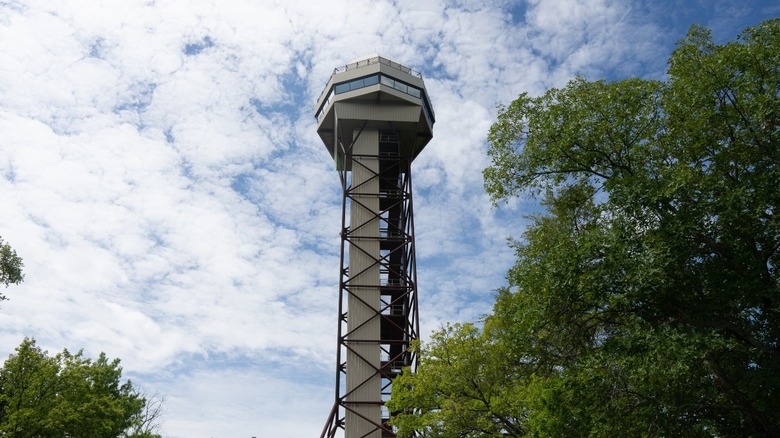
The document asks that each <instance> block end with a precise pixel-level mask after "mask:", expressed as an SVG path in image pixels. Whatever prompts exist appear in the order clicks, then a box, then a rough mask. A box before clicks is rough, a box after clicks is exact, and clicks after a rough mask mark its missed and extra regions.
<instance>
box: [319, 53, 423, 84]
mask: <svg viewBox="0 0 780 438" xmlns="http://www.w3.org/2000/svg"><path fill="white" fill-rule="evenodd" d="M373 64H384V65H388V66H390V67H393V68H394V69H396V70H400V71H402V72H404V73H406V74H409V75H412V76H417V77H418V78H420V79H422V73H420V72H418V71H415V70H412V69H411V68H409V67H406V66H404V65H402V64H399V63H397V62H395V61H391V60H389V59H387V58H383V57H381V56H378V55H377V56H372V57H370V58H366V59H361V60H359V61H355V62H351V63H349V64H347V65H344V66H341V67H336V68H334V69H333V74H336V73H342V72H345V71H349V70H354V69H356V68H360V67H365V66H368V65H373Z"/></svg>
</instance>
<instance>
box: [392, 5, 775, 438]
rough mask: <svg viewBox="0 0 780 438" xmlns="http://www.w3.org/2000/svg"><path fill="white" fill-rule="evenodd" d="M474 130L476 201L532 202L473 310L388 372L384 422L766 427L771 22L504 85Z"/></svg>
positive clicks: (403, 432)
mask: <svg viewBox="0 0 780 438" xmlns="http://www.w3.org/2000/svg"><path fill="white" fill-rule="evenodd" d="M488 142H489V151H488V153H489V155H490V158H491V159H492V164H491V166H490V167H489V168H487V169H485V171H484V177H485V187H486V190H487V192H488V194H489V195H490V196H491V198H492V199H493V201H494V202H495V203H496V204H497V205H499V204H501V203H502V202H504V201H506V200H508V199H510V198H512V197H516V196H523V195H531V196H533V197H535V198H536V199H539V200H540V203H541V205H542V206H543V209H544V211H543V212H542V213H540V214H537V215H533V216H531V217H530V220H531V224H530V225H529V226H528V228H527V230H526V232H525V233H524V236H523V239H519V240H516V241H513V243H512V245H513V247H514V249H515V250H516V254H517V261H516V264H515V266H514V267H513V268H512V269H511V270H510V272H509V273H508V275H507V279H508V283H509V285H508V287H506V288H504V289H502V290H500V291H499V292H498V294H497V297H496V302H495V305H494V308H493V311H492V313H491V314H490V315H489V316H488V317H487V318H486V320H485V321H484V328H483V329H482V330H479V329H477V328H476V327H475V326H473V325H469V324H465V325H455V326H448V327H446V328H444V329H443V330H441V331H439V332H438V333H436V334H435V335H434V336H433V337H432V339H431V340H430V342H428V343H427V344H426V345H423V346H422V347H421V350H420V358H421V359H420V365H419V367H418V369H417V372H416V373H406V374H404V375H402V376H400V377H399V378H398V379H396V380H395V381H394V383H393V393H392V398H391V400H390V401H389V402H388V406H389V408H390V409H391V411H392V412H394V413H395V415H394V419H393V424H394V425H395V426H396V427H397V428H398V435H399V436H400V437H404V436H411V435H412V434H413V433H418V434H421V435H423V436H430V437H455V436H457V437H491V436H495V437H498V436H525V435H530V436H561V437H563V436H566V437H570V436H605V437H606V436H702V437H714V436H756V437H760V436H765V437H769V436H780V344H778V341H779V340H780V327H778V322H779V321H778V318H780V275H779V273H778V265H779V262H780V251H779V248H780V218H779V217H778V203H779V202H778V201H780V190H778V182H779V181H780V20H777V19H775V20H769V21H766V22H763V23H760V24H758V25H757V26H755V27H751V28H748V29H746V30H745V31H743V33H742V34H740V36H739V38H738V39H737V40H736V41H734V42H729V43H726V44H722V45H717V44H714V43H713V41H712V38H711V35H710V33H709V31H708V30H707V29H705V28H703V27H700V26H693V27H692V28H691V29H690V31H689V33H688V35H687V36H686V37H685V38H684V39H683V40H682V41H680V42H679V44H678V46H677V48H676V50H675V51H674V52H673V54H672V56H671V58H670V60H669V68H668V78H667V80H665V81H652V80H645V79H636V78H632V79H625V80H621V81H616V82H605V81H588V80H585V79H583V78H576V79H574V80H572V81H571V82H569V83H568V84H567V85H566V86H565V87H563V88H555V89H551V90H549V91H547V92H546V93H544V94H543V95H541V96H538V97H532V96H529V95H528V94H525V93H524V94H521V95H520V96H519V97H518V98H517V99H516V100H515V101H513V102H512V103H511V104H510V105H509V106H499V108H498V118H497V121H496V123H495V124H494V125H493V126H492V127H491V130H490V132H489V135H488Z"/></svg>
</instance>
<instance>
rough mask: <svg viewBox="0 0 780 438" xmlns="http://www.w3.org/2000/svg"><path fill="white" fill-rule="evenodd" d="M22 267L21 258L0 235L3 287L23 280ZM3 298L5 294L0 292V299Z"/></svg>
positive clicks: (1, 281) (0, 277) (0, 265)
mask: <svg viewBox="0 0 780 438" xmlns="http://www.w3.org/2000/svg"><path fill="white" fill-rule="evenodd" d="M23 267H24V263H22V258H21V257H19V256H18V255H17V254H16V251H15V250H14V249H13V248H11V246H10V245H8V244H7V243H4V242H3V238H2V237H0V283H2V284H4V285H5V287H8V286H9V285H11V284H19V283H21V282H22V280H24V274H23V273H22V268H23ZM5 299H6V297H5V295H3V294H1V293H0V301H3V300H5Z"/></svg>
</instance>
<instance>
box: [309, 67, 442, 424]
mask: <svg viewBox="0 0 780 438" xmlns="http://www.w3.org/2000/svg"><path fill="white" fill-rule="evenodd" d="M315 117H316V119H317V133H318V134H319V136H320V138H321V139H322V141H323V142H324V143H325V146H326V147H327V149H328V151H329V152H330V154H331V156H332V157H333V159H334V161H335V163H336V169H337V170H338V172H339V176H340V178H341V185H342V188H343V198H342V215H341V221H342V229H341V272H340V281H339V302H338V307H339V309H338V338H337V339H338V341H337V343H338V346H337V350H336V366H337V370H336V399H335V403H334V405H333V409H332V411H331V413H330V416H329V417H328V420H327V423H326V425H325V428H324V429H323V431H322V435H321V437H322V438H325V437H328V438H331V437H334V436H336V433H337V432H338V431H339V430H343V433H344V437H345V438H388V437H395V433H394V432H393V430H392V428H391V427H390V426H389V425H388V424H387V421H388V420H389V418H390V413H389V412H388V411H387V409H386V408H385V407H384V402H385V400H387V399H388V398H389V396H390V389H391V386H392V381H393V379H394V378H395V377H396V376H397V375H398V374H400V373H401V370H402V368H404V367H411V368H412V369H414V368H415V367H416V365H417V357H416V356H415V354H414V353H413V352H412V351H410V349H409V344H410V342H411V341H412V340H414V339H417V338H418V333H419V315H418V307H417V274H416V268H415V250H414V220H413V215H412V175H411V163H412V160H414V158H415V157H416V156H417V154H419V153H420V151H422V149H423V148H424V147H425V145H426V144H427V143H428V142H429V141H430V140H431V138H432V137H433V133H432V128H433V123H434V120H435V119H434V114H433V109H432V108H431V105H430V101H429V99H428V96H427V93H426V90H425V85H424V83H423V79H422V75H420V74H419V73H417V72H415V71H413V70H411V69H409V68H407V67H404V66H402V65H401V64H398V63H395V62H392V61H390V60H388V59H385V58H382V57H380V56H373V57H369V58H366V59H363V60H360V61H357V62H353V63H351V64H348V65H346V66H344V67H341V68H337V69H335V70H334V72H333V75H331V77H330V80H329V81H328V84H327V86H326V87H325V89H324V90H323V92H322V94H321V95H320V98H319V100H318V101H317V111H316V114H315Z"/></svg>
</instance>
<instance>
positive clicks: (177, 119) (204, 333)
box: [0, 0, 780, 438]
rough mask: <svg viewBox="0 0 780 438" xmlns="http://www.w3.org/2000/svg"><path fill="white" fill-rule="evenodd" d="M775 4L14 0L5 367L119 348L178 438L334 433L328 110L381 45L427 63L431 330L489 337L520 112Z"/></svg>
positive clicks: (333, 186) (334, 193)
mask: <svg viewBox="0 0 780 438" xmlns="http://www.w3.org/2000/svg"><path fill="white" fill-rule="evenodd" d="M778 16H780V4H778V3H777V2H775V1H758V0H660V1H659V0H654V1H650V0H554V1H553V0H548V1H544V0H527V1H509V0H479V1H477V0H473V1H472V0H461V1H444V0H441V1H436V0H391V1H390V0H349V1H346V0H344V1H333V0H299V1H295V0H291V1H266V0H197V1H196V0H190V1H184V0H121V1H120V0H114V1H111V0H103V1H97V0H29V1H19V0H0V236H2V238H3V239H4V240H5V241H6V242H7V243H9V244H10V245H11V246H12V247H13V248H14V249H16V251H17V252H18V254H19V255H20V256H21V257H22V258H23V259H24V264H25V274H26V278H25V281H24V283H23V284H22V285H20V286H11V287H10V288H8V289H6V290H4V291H3V293H4V294H5V295H7V296H8V297H9V298H10V300H9V301H5V302H3V303H2V304H0V359H4V358H6V357H7V356H8V355H9V354H11V353H13V351H14V348H15V347H16V346H18V345H19V344H20V343H21V341H22V339H23V338H24V337H31V338H35V339H36V341H37V343H38V345H39V346H41V347H42V348H44V349H46V350H48V351H49V352H50V353H51V354H54V353H56V352H59V351H61V350H62V349H63V348H68V349H69V350H71V351H78V350H79V349H84V352H85V354H87V355H89V356H91V357H95V356H97V355H98V354H99V353H100V352H105V353H106V354H107V355H108V356H109V357H110V358H120V359H121V361H122V366H123V369H124V377H125V378H130V379H131V380H132V381H133V383H134V384H135V385H136V386H138V387H140V388H141V389H142V390H143V391H144V392H146V393H147V394H154V393H159V394H161V395H163V396H164V397H165V399H166V400H165V404H164V409H165V416H164V417H163V423H162V428H161V430H160V432H161V433H162V435H163V436H164V437H177V438H185V437H186V438H189V437H194V438H200V437H204V438H210V437H213V438H217V437H222V438H231V437H237V438H241V437H246V438H249V437H258V438H259V437H277V438H299V437H315V436H319V434H320V431H321V430H322V428H323V426H324V425H325V420H326V418H327V415H328V413H329V411H330V408H331V406H332V404H333V398H334V391H335V389H334V382H335V348H336V329H337V315H336V313H337V312H336V309H337V308H336V306H337V302H336V301H337V296H338V279H339V278H338V274H339V273H338V269H339V244H340V240H339V227H340V225H341V222H340V220H341V216H340V214H341V206H340V202H341V193H340V190H341V186H340V182H339V177H338V174H337V172H336V171H335V168H334V165H333V162H332V160H331V158H330V156H329V155H328V153H327V150H326V149H325V147H324V146H323V144H322V142H321V141H320V139H319V137H318V136H317V134H316V124H315V119H314V110H315V108H314V105H315V102H316V99H317V97H318V96H319V94H320V92H321V91H322V89H323V87H324V86H325V84H326V83H327V81H328V78H329V77H330V75H331V73H332V72H333V69H334V68H336V67H339V66H342V65H344V64H346V63H348V62H350V61H353V60H355V59H358V58H361V57H365V56H368V55H371V54H374V53H379V54H380V55H382V56H383V57H386V58H389V59H392V60H394V61H397V62H400V63H402V64H404V65H406V66H408V67H411V68H413V69H415V70H417V71H419V72H421V73H422V75H423V78H424V80H425V85H426V88H427V90H428V94H429V96H430V99H431V103H432V105H433V107H434V111H435V113H436V124H435V126H434V137H433V140H432V141H431V142H430V143H429V144H428V146H427V147H426V149H425V150H424V151H423V152H422V153H421V154H420V155H419V156H418V157H417V158H416V160H415V162H414V164H413V167H412V174H413V180H414V196H415V198H414V206H415V238H416V247H417V275H418V293H419V298H420V312H421V313H420V322H421V326H422V333H423V335H424V336H425V335H427V334H428V333H430V332H431V331H432V330H435V329H437V328H439V327H441V326H442V325H443V324H445V323H447V322H466V321H478V320H479V319H480V317H481V315H484V314H486V313H487V312H489V311H490V308H491V305H492V301H493V296H494V291H495V290H496V289H497V288H500V287H501V286H503V285H504V284H505V273H506V271H507V270H508V269H509V267H510V266H511V265H512V263H513V254H512V251H511V250H510V249H509V248H508V247H507V238H508V237H510V236H512V237H515V238H520V237H521V235H522V232H523V227H524V224H525V221H524V219H523V215H524V214H527V213H529V212H531V211H533V210H534V209H535V208H538V207H537V206H536V205H535V204H534V201H533V200H530V199H518V200H516V201H513V202H510V203H509V204H505V205H501V206H499V207H494V206H492V205H491V204H490V202H489V200H488V198H487V196H486V195H485V194H484V190H483V185H482V170H483V169H484V168H485V167H486V166H488V165H489V161H488V158H487V156H486V153H485V152H486V149H487V143H486V136H487V131H488V129H489V127H490V125H491V123H493V121H494V120H495V112H496V111H495V108H496V105H497V104H499V103H505V104H508V103H509V102H511V101H512V100H513V99H514V98H515V97H517V95H518V94H520V93H521V92H528V93H529V94H531V95H539V94H541V93H543V92H544V91H545V90H547V89H549V88H551V87H560V86H563V85H564V84H566V82H567V81H569V80H571V79H573V78H574V77H575V76H576V75H581V76H584V77H585V78H587V79H592V80H597V79H606V80H620V79H623V78H627V77H642V78H648V79H664V77H665V76H664V75H665V70H666V61H667V60H668V58H669V55H670V54H671V52H672V50H673V49H674V47H675V44H676V42H677V41H678V40H679V39H680V38H682V37H683V36H684V35H685V33H686V31H687V29H688V28H689V26H691V25H692V24H694V23H696V24H701V25H704V26H707V27H709V28H710V29H711V30H712V33H713V37H714V39H715V41H716V42H719V43H723V42H726V41H730V40H733V39H735V37H736V36H737V34H738V33H739V32H740V31H741V30H742V29H744V28H745V27H747V26H751V25H755V24H757V23H759V22H760V21H762V20H765V19H768V18H774V17H778Z"/></svg>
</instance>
